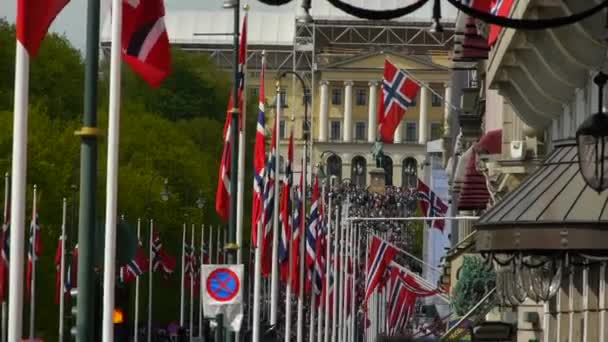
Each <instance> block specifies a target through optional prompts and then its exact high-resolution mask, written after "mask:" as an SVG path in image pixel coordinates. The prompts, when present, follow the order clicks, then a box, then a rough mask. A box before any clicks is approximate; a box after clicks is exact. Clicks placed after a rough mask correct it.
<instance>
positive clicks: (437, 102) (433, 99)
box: [431, 93, 443, 107]
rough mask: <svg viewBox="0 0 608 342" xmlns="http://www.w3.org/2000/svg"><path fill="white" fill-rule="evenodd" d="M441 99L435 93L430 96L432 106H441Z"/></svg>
mask: <svg viewBox="0 0 608 342" xmlns="http://www.w3.org/2000/svg"><path fill="white" fill-rule="evenodd" d="M442 102H443V101H442V100H441V98H440V97H439V96H437V94H435V93H433V95H432V96H431V106H433V107H441V104H442Z"/></svg>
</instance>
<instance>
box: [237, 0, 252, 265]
mask: <svg viewBox="0 0 608 342" xmlns="http://www.w3.org/2000/svg"><path fill="white" fill-rule="evenodd" d="M243 9H244V11H245V17H246V16H247V12H248V11H249V5H247V4H245V5H244V6H243ZM246 29H247V28H244V30H246ZM244 30H243V31H244ZM241 34H245V33H244V32H241ZM245 38H246V37H245ZM245 40H246V39H245ZM246 47H247V42H246V41H245V61H244V63H243V65H242V68H243V70H242V71H241V72H242V74H243V94H242V96H243V99H242V101H243V112H242V113H241V120H242V122H243V124H242V125H239V128H240V129H239V146H238V148H239V160H238V171H237V172H238V175H237V182H238V184H237V192H236V200H237V207H236V211H237V215H236V244H237V245H239V246H242V245H243V219H244V216H245V215H243V208H244V205H245V198H244V196H245V139H247V137H246V127H247V125H246V124H245V123H246V122H247V77H245V75H246V73H247V48H246ZM239 48H240V47H239ZM239 59H240V57H239ZM239 62H240V61H239ZM236 101H238V98H237V100H236ZM237 106H238V103H237ZM242 260H243V251H242V250H241V248H239V249H238V250H237V254H236V263H237V264H240V263H242Z"/></svg>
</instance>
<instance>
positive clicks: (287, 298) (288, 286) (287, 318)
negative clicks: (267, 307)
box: [284, 194, 312, 342]
mask: <svg viewBox="0 0 608 342" xmlns="http://www.w3.org/2000/svg"><path fill="white" fill-rule="evenodd" d="M287 196H291V194H287ZM287 206H288V207H289V204H287ZM289 211H290V210H289V208H288V209H287V212H289ZM284 219H285V220H289V217H285V218H284ZM288 227H289V224H288ZM292 234H293V229H292ZM292 248H293V237H290V238H289V242H288V250H287V268H288V276H287V283H286V284H285V342H290V340H291V278H292V277H293V265H292V264H291V262H292V260H291V250H292ZM311 324H312V321H311Z"/></svg>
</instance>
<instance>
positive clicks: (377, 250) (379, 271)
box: [363, 236, 397, 303]
mask: <svg viewBox="0 0 608 342" xmlns="http://www.w3.org/2000/svg"><path fill="white" fill-rule="evenodd" d="M395 255H397V249H396V248H395V247H394V246H393V245H392V244H390V243H388V242H387V241H385V240H382V239H380V238H378V237H377V236H374V237H373V238H372V243H371V248H370V252H369V259H368V264H367V273H366V279H365V284H366V286H365V287H366V288H365V298H364V299H363V300H364V303H367V300H368V299H369V297H370V296H371V295H372V292H374V289H375V288H376V287H377V286H378V284H379V283H380V279H381V278H382V276H383V275H384V272H385V271H386V268H387V267H388V265H389V264H390V262H391V261H392V260H393V259H394V258H395Z"/></svg>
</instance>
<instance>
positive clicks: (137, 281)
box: [133, 218, 151, 342]
mask: <svg viewBox="0 0 608 342" xmlns="http://www.w3.org/2000/svg"><path fill="white" fill-rule="evenodd" d="M140 241H141V219H140V218H137V245H138V248H139V244H140ZM150 262H151V261H150ZM133 316H134V319H133V342H137V340H138V337H139V336H138V334H137V332H138V329H137V322H139V276H137V277H135V314H134V315H133Z"/></svg>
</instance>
